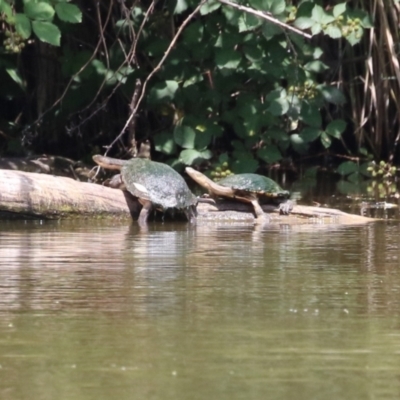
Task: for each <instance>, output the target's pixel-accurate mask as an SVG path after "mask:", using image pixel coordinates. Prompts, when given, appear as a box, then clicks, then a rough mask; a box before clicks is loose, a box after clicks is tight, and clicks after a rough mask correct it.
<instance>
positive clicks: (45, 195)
mask: <svg viewBox="0 0 400 400" xmlns="http://www.w3.org/2000/svg"><path fill="white" fill-rule="evenodd" d="M140 208H141V205H140V204H139V202H138V201H137V199H135V198H134V197H133V196H131V195H130V194H129V193H127V192H123V191H121V190H118V189H111V188H108V187H105V186H101V185H98V184H94V183H84V182H78V181H75V180H73V179H71V178H65V177H60V176H53V175H46V174H38V173H29V172H21V171H13V170H0V218H1V219H15V218H18V219H61V218H89V217H90V218H107V217H113V218H133V219H136V218H137V216H138V214H139V211H140ZM263 209H264V210H265V211H266V212H272V213H274V216H273V217H272V223H274V222H276V223H288V224H304V223H335V224H354V223H364V222H370V221H374V219H372V218H367V217H362V216H359V215H352V214H347V213H345V212H342V211H339V210H335V209H330V208H319V207H308V206H298V205H296V206H295V207H294V209H293V211H292V213H291V214H290V215H289V216H279V213H278V210H277V208H276V207H274V206H269V205H264V206H263ZM197 212H198V220H200V221H201V220H205V221H210V220H218V221H236V222H253V221H254V216H253V213H252V209H251V206H249V205H247V204H243V203H238V202H231V201H223V202H219V203H217V204H209V203H199V205H198V207H197ZM275 214H276V215H275Z"/></svg>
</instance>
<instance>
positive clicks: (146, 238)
mask: <svg viewBox="0 0 400 400" xmlns="http://www.w3.org/2000/svg"><path fill="white" fill-rule="evenodd" d="M399 237H400V228H399V224H398V223H397V222H395V221H392V222H390V221H389V222H381V221H380V222H376V223H371V224H367V225H358V226H335V225H300V226H289V225H285V224H282V225H278V226H271V227H264V228H262V227H253V226H251V225H246V224H236V225H235V224H230V223H219V224H218V223H200V224H198V225H197V226H196V225H195V226H192V225H189V224H186V223H175V224H174V223H164V224H160V223H151V224H149V228H148V229H147V230H141V229H139V227H138V226H137V225H136V224H135V223H132V224H130V223H128V222H114V223H113V222H96V221H91V222H88V221H82V222H68V221H64V222H15V221H13V222H4V221H2V222H1V225H0V398H1V399H2V400H19V399H32V400H36V399H40V400H42V399H49V400H50V399H51V400H53V399H61V400H62V399H74V400H88V399H96V400H103V399H104V400H105V399H114V398H115V399H119V400H125V399H133V400H135V399H154V400H158V399H163V400H170V399H171V400H172V399H174V400H181V399H182V400H186V399H194V400H197V399H199V400H200V399H218V400H225V399H226V400H228V399H229V400H236V399H246V400H248V399H257V400H258V399H260V400H261V399H307V400H308V399H328V398H329V399H398V398H399V397H400V369H399V368H400V367H399V366H400V268H399V265H400V250H399V244H398V243H399Z"/></svg>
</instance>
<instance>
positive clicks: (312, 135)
mask: <svg viewBox="0 0 400 400" xmlns="http://www.w3.org/2000/svg"><path fill="white" fill-rule="evenodd" d="M321 134H322V131H321V130H320V129H317V128H311V127H307V128H304V129H303V130H302V131H301V133H300V136H301V137H302V139H303V140H304V142H305V143H311V142H313V141H314V140H316V139H318V138H319V137H320V136H321Z"/></svg>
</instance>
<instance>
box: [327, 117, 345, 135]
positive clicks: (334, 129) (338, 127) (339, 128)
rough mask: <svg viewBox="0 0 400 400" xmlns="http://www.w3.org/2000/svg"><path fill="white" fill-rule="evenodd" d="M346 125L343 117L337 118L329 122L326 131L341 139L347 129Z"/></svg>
mask: <svg viewBox="0 0 400 400" xmlns="http://www.w3.org/2000/svg"><path fill="white" fill-rule="evenodd" d="M346 125H347V124H346V122H345V121H343V120H342V119H336V120H334V121H332V122H330V123H329V124H328V126H327V127H326V129H325V132H326V133H327V134H328V135H330V136H332V137H334V138H336V139H340V138H341V137H342V133H343V132H344V130H345V129H346Z"/></svg>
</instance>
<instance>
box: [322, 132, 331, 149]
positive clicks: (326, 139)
mask: <svg viewBox="0 0 400 400" xmlns="http://www.w3.org/2000/svg"><path fill="white" fill-rule="evenodd" d="M321 143H322V146H324V147H325V148H326V149H328V148H329V147H331V144H332V139H331V138H330V137H329V136H328V135H327V134H326V132H322V133H321Z"/></svg>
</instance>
